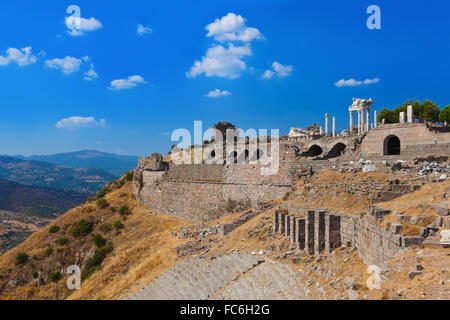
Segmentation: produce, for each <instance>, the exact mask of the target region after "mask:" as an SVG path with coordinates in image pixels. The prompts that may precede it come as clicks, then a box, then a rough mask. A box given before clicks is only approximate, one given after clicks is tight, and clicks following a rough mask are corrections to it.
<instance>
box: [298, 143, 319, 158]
mask: <svg viewBox="0 0 450 320" xmlns="http://www.w3.org/2000/svg"><path fill="white" fill-rule="evenodd" d="M322 153H323V148H322V147H321V146H319V145H318V144H313V145H311V146H309V147H308V150H307V151H305V152H303V154H302V156H305V157H317V156H320V155H321V154H322Z"/></svg>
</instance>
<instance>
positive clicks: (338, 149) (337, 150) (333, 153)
mask: <svg viewBox="0 0 450 320" xmlns="http://www.w3.org/2000/svg"><path fill="white" fill-rule="evenodd" d="M345 147H346V145H345V144H343V143H342V142H339V143H336V144H335V145H334V146H333V148H331V150H330V152H328V158H336V157H339V156H340V155H342V153H344V150H345Z"/></svg>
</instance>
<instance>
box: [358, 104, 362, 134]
mask: <svg viewBox="0 0 450 320" xmlns="http://www.w3.org/2000/svg"><path fill="white" fill-rule="evenodd" d="M358 134H361V109H359V110H358Z"/></svg>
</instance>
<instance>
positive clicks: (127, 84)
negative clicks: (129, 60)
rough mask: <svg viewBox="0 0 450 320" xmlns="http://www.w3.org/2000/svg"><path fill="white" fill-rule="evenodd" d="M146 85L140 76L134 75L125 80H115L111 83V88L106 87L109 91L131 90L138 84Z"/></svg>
mask: <svg viewBox="0 0 450 320" xmlns="http://www.w3.org/2000/svg"><path fill="white" fill-rule="evenodd" d="M144 83H147V82H146V81H145V80H144V78H142V77H141V76H138V75H135V76H130V77H128V78H127V79H117V80H113V81H111V86H110V87H108V89H110V90H123V89H131V88H134V87H136V86H138V85H139V84H144Z"/></svg>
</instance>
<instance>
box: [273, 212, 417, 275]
mask: <svg viewBox="0 0 450 320" xmlns="http://www.w3.org/2000/svg"><path fill="white" fill-rule="evenodd" d="M273 219H274V224H273V225H274V230H273V231H274V232H277V233H281V234H284V235H286V237H287V238H288V239H289V240H290V241H291V243H293V244H295V245H296V246H297V247H298V248H299V249H300V250H305V252H306V253H309V254H319V253H321V252H331V251H332V250H333V249H334V248H337V247H339V246H341V245H343V246H347V247H350V246H351V247H354V248H356V249H357V250H358V254H359V256H360V258H361V260H362V261H364V263H366V264H367V265H372V264H375V265H378V266H382V265H383V264H384V263H385V262H386V261H387V260H388V259H389V258H390V257H392V256H394V255H395V254H396V253H398V252H399V251H400V250H402V249H403V248H405V247H407V246H409V245H411V244H420V243H421V242H422V241H423V238H421V237H410V236H403V235H401V234H398V229H397V230H394V231H392V230H391V229H390V228H379V227H378V226H377V223H376V221H377V219H378V218H377V216H376V215H375V216H373V215H371V214H370V213H366V214H363V215H362V216H361V217H355V216H349V215H345V214H342V213H334V212H324V211H317V210H305V215H304V216H303V217H298V216H295V215H291V214H289V213H288V214H286V213H281V212H280V211H279V210H276V211H275V212H274V215H273ZM292 224H294V226H293V225H292ZM288 230H289V231H288ZM292 233H294V234H292Z"/></svg>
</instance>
